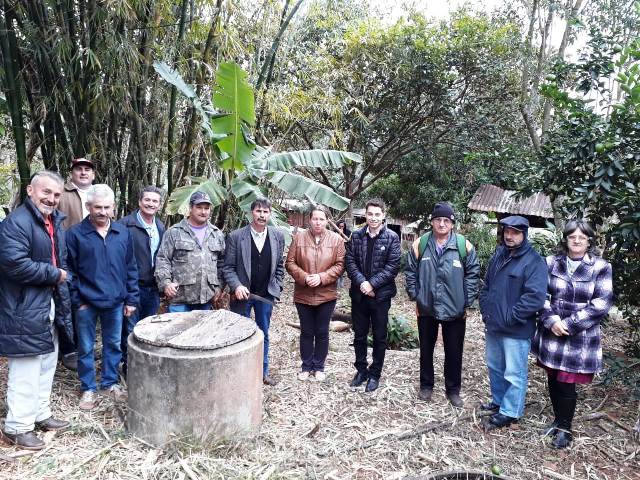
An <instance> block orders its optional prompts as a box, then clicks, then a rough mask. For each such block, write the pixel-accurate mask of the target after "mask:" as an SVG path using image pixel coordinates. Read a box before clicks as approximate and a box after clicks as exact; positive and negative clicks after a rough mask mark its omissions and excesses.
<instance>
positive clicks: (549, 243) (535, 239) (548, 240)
mask: <svg viewBox="0 0 640 480" xmlns="http://www.w3.org/2000/svg"><path fill="white" fill-rule="evenodd" d="M561 236H562V232H558V233H554V235H553V236H547V235H542V234H538V235H531V236H530V238H529V242H531V245H532V246H533V248H534V249H535V250H536V251H537V252H538V253H539V254H540V255H542V256H543V257H548V256H549V255H555V254H557V253H558V244H559V243H560V238H561Z"/></svg>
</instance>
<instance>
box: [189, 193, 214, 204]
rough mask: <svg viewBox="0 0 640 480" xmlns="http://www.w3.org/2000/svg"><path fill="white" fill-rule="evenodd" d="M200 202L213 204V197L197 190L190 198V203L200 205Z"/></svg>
mask: <svg viewBox="0 0 640 480" xmlns="http://www.w3.org/2000/svg"><path fill="white" fill-rule="evenodd" d="M200 203H208V204H211V198H209V195H208V194H207V193H205V192H201V191H197V192H194V193H192V194H191V198H189V205H198V204H200Z"/></svg>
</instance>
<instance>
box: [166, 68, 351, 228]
mask: <svg viewBox="0 0 640 480" xmlns="http://www.w3.org/2000/svg"><path fill="white" fill-rule="evenodd" d="M154 66H155V68H156V70H157V71H158V72H159V73H161V75H162V78H164V79H165V80H166V81H167V82H169V83H171V84H172V85H175V86H176V87H177V88H178V91H179V92H180V93H182V94H183V95H185V96H186V97H187V99H188V100H189V101H190V102H192V104H194V107H195V108H196V109H197V111H198V113H199V114H200V115H202V116H204V117H205V118H207V119H209V121H210V123H211V129H207V128H205V132H206V133H207V134H208V135H209V139H210V140H211V142H212V143H214V144H215V146H216V149H217V152H218V156H219V158H220V159H221V163H220V165H221V167H222V170H223V171H224V172H225V173H226V175H225V176H223V177H222V180H223V182H219V181H217V180H216V179H213V178H210V179H203V178H202V179H198V180H194V181H193V183H192V184H191V185H190V186H188V187H183V188H180V189H178V190H176V191H175V192H174V193H173V194H172V195H171V198H170V201H169V205H168V207H169V208H168V211H169V213H176V212H177V211H178V208H180V207H182V209H183V210H184V208H185V202H186V201H188V195H190V192H193V191H195V190H197V189H199V188H201V187H202V189H205V190H206V191H208V192H210V194H211V193H212V194H213V195H212V200H214V198H215V202H216V205H218V204H221V203H223V202H226V201H228V200H229V198H234V199H235V202H236V203H237V205H238V206H239V208H240V210H241V211H243V212H244V213H245V214H247V215H248V214H249V208H250V205H251V202H252V201H253V200H255V199H256V198H258V197H267V196H268V193H267V188H268V187H271V188H275V189H277V190H280V191H282V192H284V193H285V194H286V195H289V196H293V197H302V198H306V199H307V200H309V201H311V202H313V203H319V204H323V205H325V206H327V207H329V208H333V209H337V210H344V209H346V208H347V207H348V205H349V200H348V199H346V198H344V197H342V196H340V195H338V194H336V193H335V192H334V191H333V190H332V189H330V188H329V187H327V186H325V185H323V184H321V183H318V182H317V181H315V180H313V179H311V178H308V177H307V176H305V175H302V174H300V173H296V169H306V168H322V169H337V168H342V167H344V166H347V165H350V164H352V163H357V162H359V161H360V158H361V157H360V156H359V155H357V154H354V153H349V152H339V151H334V150H308V151H302V152H283V153H272V151H271V149H270V148H265V147H261V146H259V145H256V144H255V143H254V142H253V140H251V139H250V131H249V127H251V126H252V125H253V124H254V123H255V111H254V98H253V91H252V90H251V88H250V87H249V85H248V84H247V81H246V73H245V72H244V71H243V70H242V69H241V68H240V67H239V66H238V65H236V64H234V63H222V64H221V65H220V67H219V69H218V71H217V73H216V90H215V93H214V95H213V107H214V109H215V111H216V113H211V112H210V111H209V110H207V109H205V108H201V105H202V102H201V101H200V100H199V99H198V97H197V95H192V92H193V89H192V88H191V87H190V86H189V85H187V84H186V83H185V82H184V80H183V79H182V77H181V76H180V75H179V74H178V73H176V72H175V71H172V70H171V69H170V68H168V67H167V66H166V65H164V64H162V63H156V64H154ZM222 111H225V112H227V113H222ZM205 123H206V122H205ZM225 181H226V183H225ZM230 196H231V197H230ZM274 217H275V218H274V220H275V221H276V223H277V222H278V220H280V221H281V219H280V218H279V216H278V215H275V216H274Z"/></svg>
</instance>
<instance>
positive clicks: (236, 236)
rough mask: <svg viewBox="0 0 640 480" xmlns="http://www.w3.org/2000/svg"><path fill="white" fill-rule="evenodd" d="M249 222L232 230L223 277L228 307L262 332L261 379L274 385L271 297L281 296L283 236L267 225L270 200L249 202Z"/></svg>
mask: <svg viewBox="0 0 640 480" xmlns="http://www.w3.org/2000/svg"><path fill="white" fill-rule="evenodd" d="M251 216H252V220H251V223H250V224H249V225H247V226H246V227H242V228H240V229H238V230H234V231H233V232H231V233H230V234H229V236H228V238H227V250H226V252H225V255H224V266H223V267H222V268H223V272H224V279H225V281H226V282H227V284H228V285H229V290H230V291H231V304H230V309H231V311H233V312H235V313H238V314H240V315H244V316H245V317H250V316H251V310H253V312H254V315H255V320H256V324H257V325H258V328H260V330H262V333H263V334H264V346H263V358H262V380H263V382H264V384H265V385H269V386H273V385H275V384H276V381H275V380H274V379H273V377H271V376H269V325H270V323H271V313H272V311H273V303H272V302H273V300H277V299H279V298H280V294H281V292H282V279H283V277H284V266H283V253H284V236H283V235H282V233H281V232H280V231H279V230H278V229H277V228H275V227H270V226H268V225H267V223H268V222H269V218H270V217H271V201H270V200H268V199H266V198H258V199H256V200H254V201H253V203H252V204H251Z"/></svg>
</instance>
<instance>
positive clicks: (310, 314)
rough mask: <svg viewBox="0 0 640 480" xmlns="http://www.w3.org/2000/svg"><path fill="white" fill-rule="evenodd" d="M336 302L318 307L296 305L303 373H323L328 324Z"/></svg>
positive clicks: (327, 342) (326, 351)
mask: <svg viewBox="0 0 640 480" xmlns="http://www.w3.org/2000/svg"><path fill="white" fill-rule="evenodd" d="M335 307H336V301H335V300H332V301H330V302H325V303H321V304H320V305H305V304H304V303H296V309H297V310H298V317H300V359H301V360H302V371H303V372H324V362H325V360H326V359H327V354H328V353H329V322H330V321H331V314H332V313H333V309H334V308H335Z"/></svg>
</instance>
